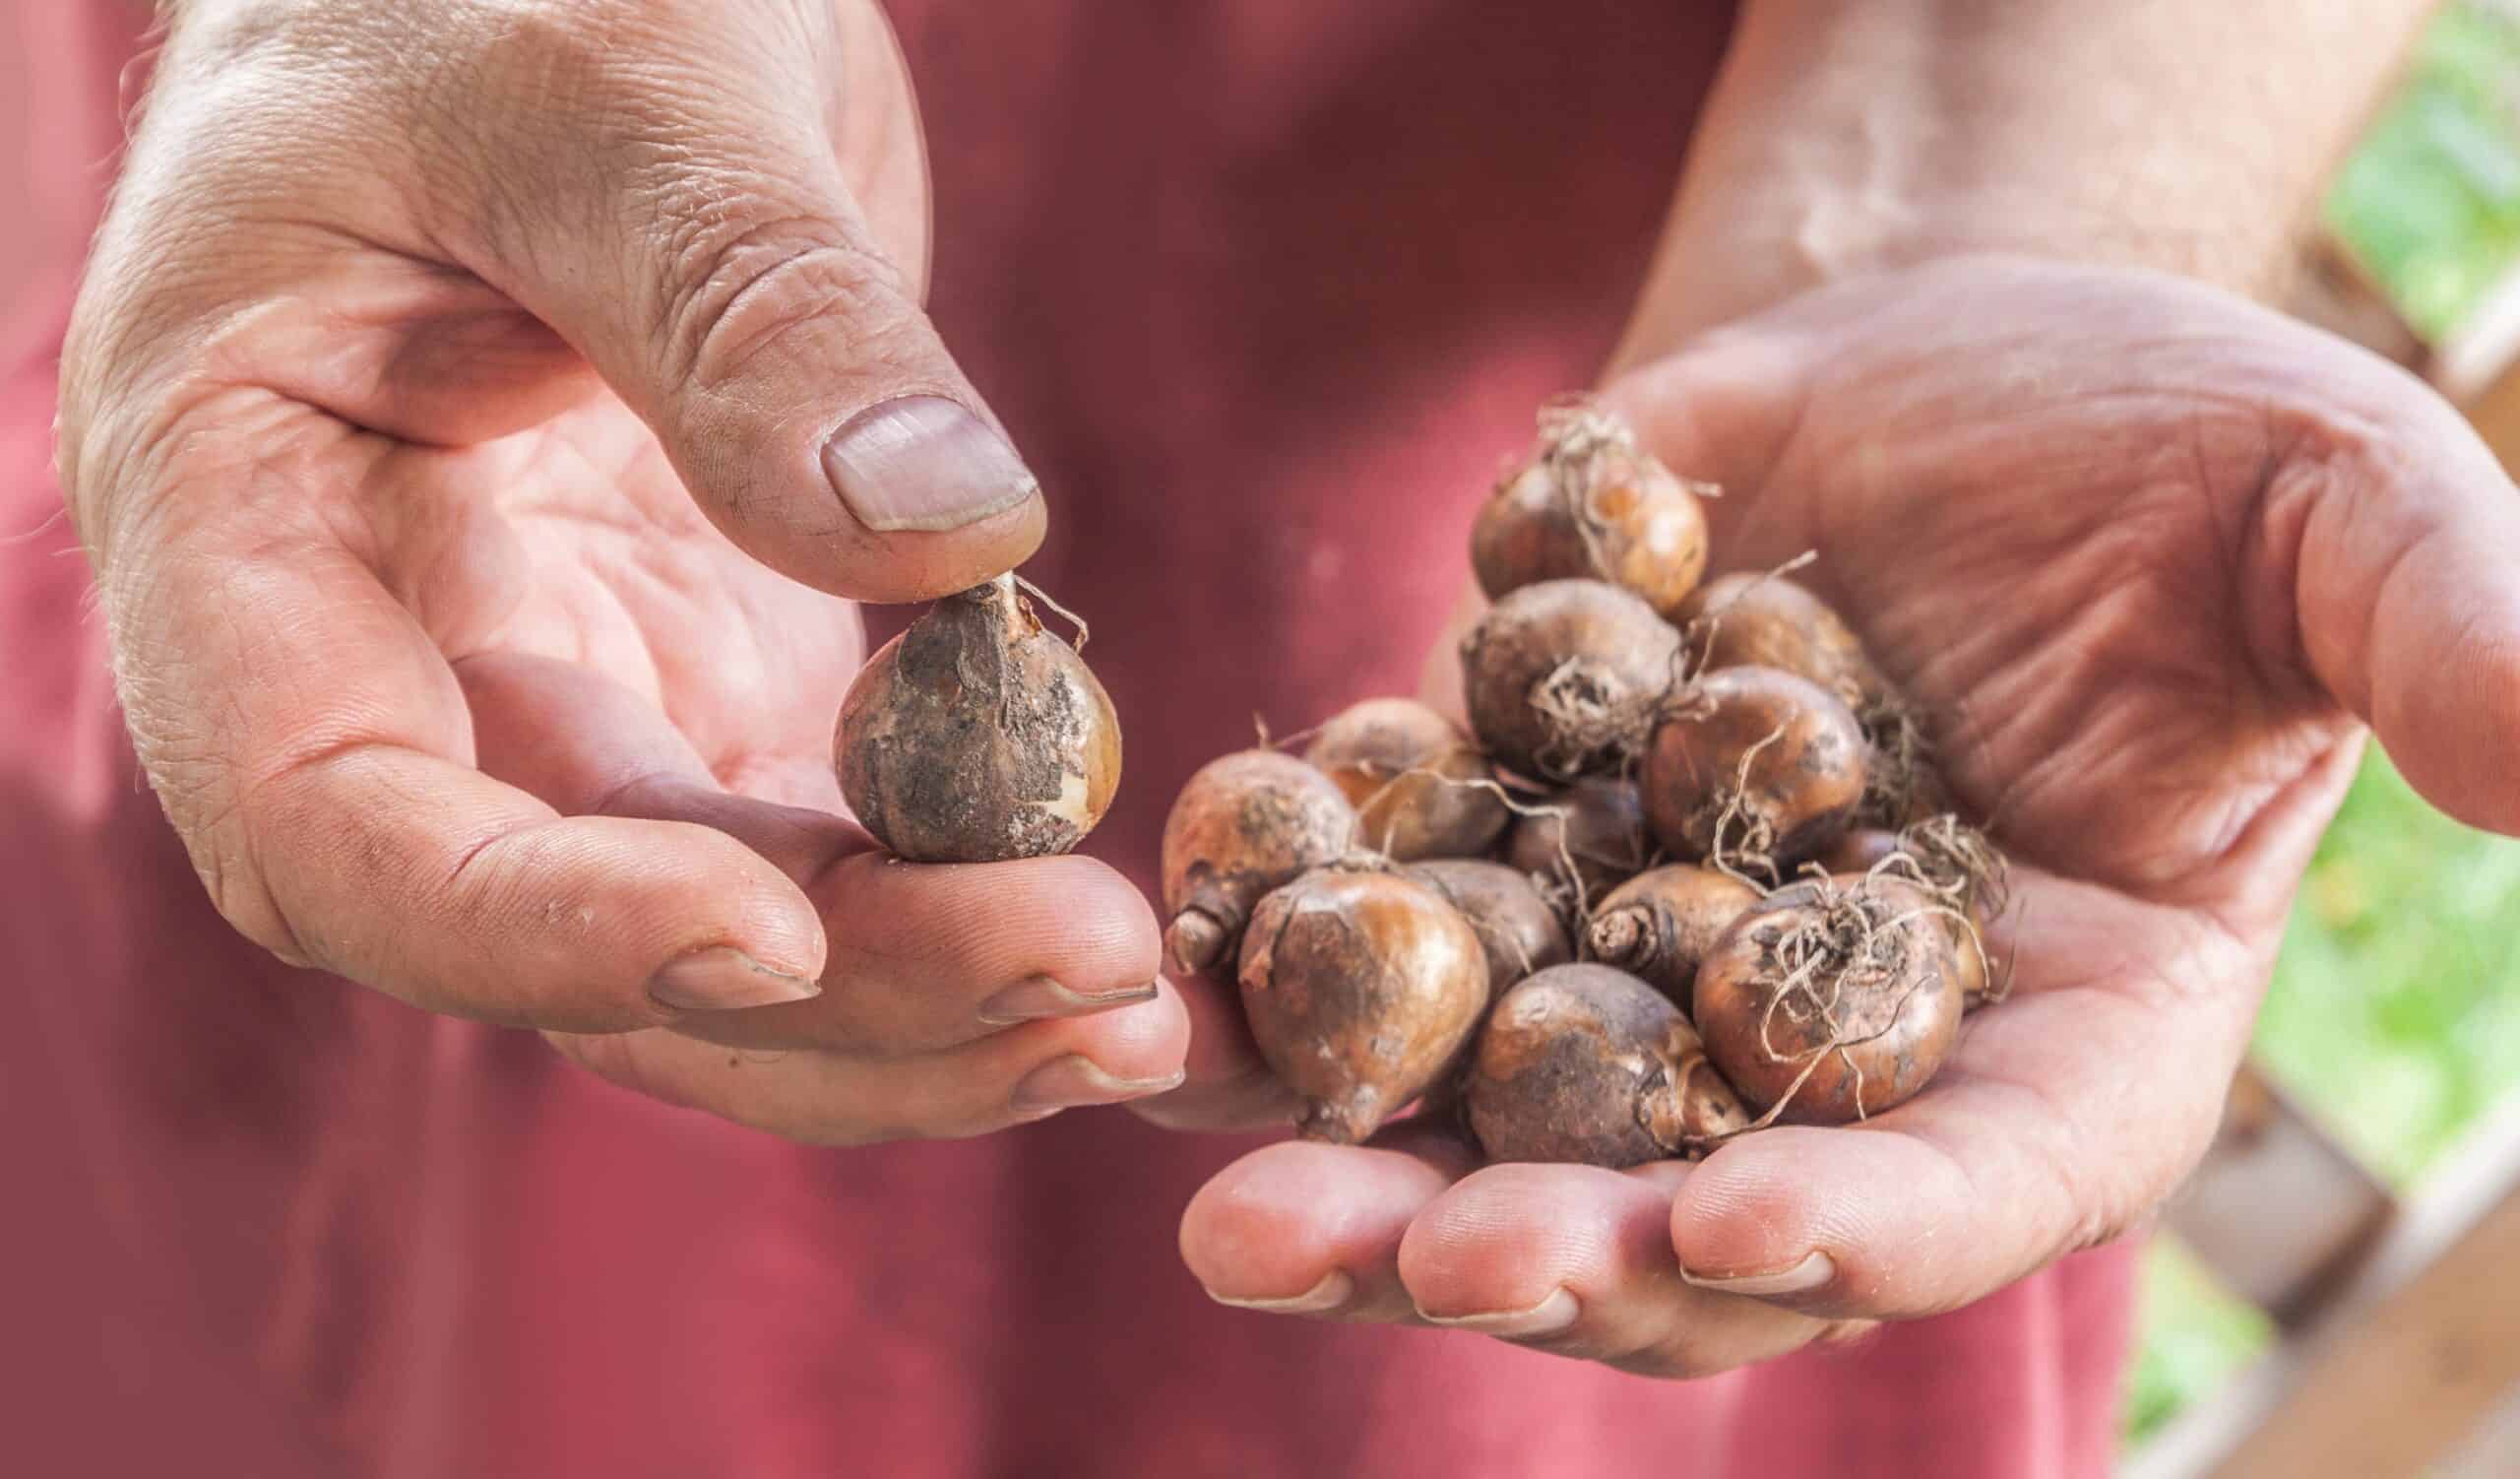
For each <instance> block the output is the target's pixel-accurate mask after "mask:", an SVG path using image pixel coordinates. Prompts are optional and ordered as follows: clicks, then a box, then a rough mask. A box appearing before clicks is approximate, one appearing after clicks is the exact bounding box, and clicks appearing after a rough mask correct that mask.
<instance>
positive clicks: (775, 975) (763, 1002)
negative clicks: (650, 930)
mask: <svg viewBox="0 0 2520 1479" xmlns="http://www.w3.org/2000/svg"><path fill="white" fill-rule="evenodd" d="M821 994H822V988H821V987H819V986H816V985H815V984H814V983H812V982H810V981H808V980H806V979H805V978H804V977H802V976H790V975H788V973H787V972H785V971H774V970H772V969H771V968H770V967H768V966H766V965H763V964H762V963H761V962H760V961H758V960H755V959H753V958H752V957H751V956H749V955H746V954H745V953H744V952H743V951H741V950H738V949H736V948H734V947H733V946H731V945H713V946H711V947H710V948H708V949H706V950H694V951H692V952H691V953H690V954H688V955H680V956H676V957H675V958H673V959H672V960H668V961H666V962H665V963H664V965H663V967H662V969H660V970H659V971H658V972H657V974H656V975H655V976H654V977H652V978H651V979H650V980H649V982H648V995H649V996H651V997H656V998H657V999H658V1000H659V1001H662V1002H663V1003H664V1004H665V1005H667V1006H672V1007H678V1008H680V1009H682V1010H684V1011H735V1010H739V1009H741V1008H743V1007H747V1006H775V1005H777V1004H778V1003H780V1002H782V1001H804V1000H808V999H810V998H812V997H817V996H820V995H821Z"/></svg>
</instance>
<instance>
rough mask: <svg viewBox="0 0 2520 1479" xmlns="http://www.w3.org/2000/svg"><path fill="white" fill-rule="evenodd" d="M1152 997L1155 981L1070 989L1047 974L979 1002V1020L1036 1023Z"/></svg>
mask: <svg viewBox="0 0 2520 1479" xmlns="http://www.w3.org/2000/svg"><path fill="white" fill-rule="evenodd" d="M1154 999H1155V983H1154V982H1152V981H1150V982H1148V983H1147V984H1146V985H1144V986H1132V987H1125V988H1123V989H1121V990H1119V991H1116V992H1072V991H1069V990H1068V989H1067V988H1066V987H1064V986H1061V985H1059V984H1058V983H1057V982H1055V981H1053V980H1051V979H1050V978H1049V977H1047V976H1032V977H1027V978H1026V979H1024V980H1022V981H1018V982H1016V983H1015V984H1014V985H1013V986H1010V987H1008V988H1007V989H1006V990H1004V991H1002V992H999V993H998V994H997V995H996V996H994V997H989V998H988V999H987V1000H985V1001H983V1002H981V1003H980V1020H981V1021H983V1022H986V1023H988V1024H989V1025H990V1026H992V1027H1004V1026H1006V1025H1008V1024H1010V1023H1014V1022H1039V1021H1041V1020H1042V1019H1044V1018H1047V1017H1082V1016H1086V1015H1088V1014H1090V1013H1093V1012H1098V1011H1109V1010H1110V1009H1111V1008H1112V1007H1115V1006H1127V1005H1129V1004H1131V1003H1132V1002H1137V1001H1152V1000H1154Z"/></svg>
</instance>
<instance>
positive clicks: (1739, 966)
mask: <svg viewBox="0 0 2520 1479" xmlns="http://www.w3.org/2000/svg"><path fill="white" fill-rule="evenodd" d="M1943 907H1944V906H1941V905H1939V904H1938V903H1937V902H1936V901H1935V900H1934V899H1932V898H1930V897H1929V896H1927V895H1926V894H1925V893H1924V892H1923V891H1922V890H1920V889H1918V888H1915V887H1912V886H1911V885H1909V884H1906V883H1901V882H1899V881H1897V880H1895V879H1891V878H1886V877H1882V876H1880V875H1878V874H1868V875H1852V876H1850V875H1839V876H1834V877H1831V878H1829V879H1826V880H1814V881H1811V882H1805V883H1796V884H1792V885H1790V886H1788V887H1785V888H1781V889H1779V890H1777V891H1776V892H1775V893H1773V894H1771V895H1769V896H1768V898H1767V899H1766V900H1765V901H1764V902H1763V903H1762V904H1761V905H1760V906H1759V907H1758V908H1756V909H1754V910H1752V911H1751V912H1750V913H1748V914H1746V915H1743V916H1742V917H1741V918H1740V919H1739V920H1737V921H1735V922H1734V923H1733V928H1732V929H1731V930H1729V931H1727V932H1725V935H1724V938H1723V939H1721V940H1719V941H1718V942H1717V943H1716V946H1715V948H1714V950H1713V951H1711V952H1709V954H1708V955H1707V957H1706V960H1705V962H1704V963H1703V964H1701V965H1700V966H1699V967H1698V973H1697V991H1696V995H1695V1001H1694V1005H1695V1009H1694V1011H1693V1012H1692V1013H1691V1015H1692V1016H1693V1017H1694V1018H1695V1019H1696V1022H1697V1027H1698V1031H1699V1033H1700V1035H1702V1036H1703V1037H1704V1039H1705V1041H1706V1051H1707V1054H1708V1056H1710V1057H1711V1058H1713V1059H1714V1060H1715V1064H1716V1066H1717V1067H1718V1068H1720V1069H1721V1070H1723V1073H1724V1076H1725V1078H1726V1080H1727V1081H1729V1082H1730V1083H1732V1084H1733V1087H1734V1088H1736V1089H1738V1090H1739V1091H1740V1093H1741V1097H1742V1098H1743V1099H1745V1100H1748V1101H1749V1102H1750V1104H1751V1105H1753V1106H1754V1107H1756V1108H1758V1109H1761V1110H1767V1109H1771V1108H1773V1107H1775V1106H1776V1105H1777V1104H1778V1103H1779V1102H1780V1101H1782V1102H1783V1104H1784V1106H1785V1107H1784V1108H1783V1109H1782V1110H1781V1111H1779V1112H1778V1118H1780V1119H1782V1120H1786V1121H1790V1122H1793V1123H1796V1124H1800V1125H1846V1124H1851V1123H1853V1122H1855V1121H1858V1120H1861V1119H1864V1118H1866V1117H1868V1116H1871V1115H1877V1114H1880V1113H1881V1112H1882V1111H1884V1110H1887V1109H1891V1108H1893V1107H1895V1106H1897V1105H1900V1104H1904V1103H1906V1102H1907V1101H1908V1100H1909V1099H1911V1098H1913V1097H1915V1096H1916V1094H1917V1092H1918V1091H1919V1090H1921V1089H1922V1088H1923V1087H1924V1086H1925V1084H1926V1083H1927V1082H1928V1081H1930V1080H1931V1079H1932V1077H1933V1075H1934V1073H1935V1072H1936V1071H1937V1070H1939V1069H1940V1068H1941V1066H1942V1062H1943V1060H1944V1059H1945V1058H1947V1057H1949V1056H1950V1053H1951V1044H1952V1041H1953V1039H1954V1038H1955V1037H1956V1036H1957V1035H1958V1033H1959V1029H1960V1015H1961V1011H1962V1009H1963V1006H1964V1002H1963V1000H1962V997H1961V980H1960V975H1959V963H1958V960H1957V957H1956V955H1955V953H1954V950H1953V945H1952V936H1951V933H1950V932H1949V931H1947V930H1946V929H1945V928H1944V927H1943V922H1942V921H1943V914H1942V909H1943Z"/></svg>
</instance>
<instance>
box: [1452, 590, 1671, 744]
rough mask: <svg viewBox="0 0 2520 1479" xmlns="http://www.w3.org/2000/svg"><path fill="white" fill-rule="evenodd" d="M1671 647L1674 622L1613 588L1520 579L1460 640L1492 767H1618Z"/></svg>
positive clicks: (1644, 725) (1663, 685)
mask: <svg viewBox="0 0 2520 1479" xmlns="http://www.w3.org/2000/svg"><path fill="white" fill-rule="evenodd" d="M1679 652H1680V634H1679V633H1678V632H1677V631H1676V630H1674V629H1673V628H1672V626H1671V624H1670V622H1668V621H1665V620H1664V619H1663V618H1662V617H1661V616H1659V615H1656V614H1655V612H1654V609H1653V608H1652V607H1650V606H1648V605H1646V604H1645V602H1643V601H1642V600H1639V599H1638V598H1637V597H1636V596H1634V595H1632V594H1630V593H1628V592H1626V591H1623V590H1620V589H1619V588H1618V587H1616V586H1612V585H1607V584H1605V583H1604V582H1601V581H1598V580H1548V581H1542V582H1541V583H1539V584H1538V585H1529V586H1524V587H1522V588H1521V589H1519V590H1516V591H1513V592H1511V593H1509V594H1508V595H1506V596H1505V597H1504V598H1503V599H1502V600H1500V601H1498V602H1497V603H1496V604H1495V605H1494V606H1492V607H1490V608H1488V609H1487V611H1486V613H1485V614H1484V615H1482V616H1481V617H1480V619H1479V624H1478V625H1476V626H1474V627H1473V628H1471V631H1470V634H1469V636H1467V637H1465V638H1464V639H1463V640H1462V649H1461V656H1462V687H1463V700H1464V703H1465V704H1466V706H1467V707H1468V709H1469V711H1470V723H1471V729H1472V730H1473V731H1474V732H1476V733H1477V734H1478V736H1479V739H1480V742H1481V744H1483V745H1485V746H1486V749H1487V752H1488V754H1489V755H1490V756H1492V757H1494V759H1495V760H1496V762H1497V763H1498V764H1500V765H1503V766H1504V767H1506V768H1507V769H1508V770H1511V771H1513V772H1514V773H1515V774H1517V775H1520V776H1524V777H1527V778H1529V779H1532V780H1540V781H1555V782H1563V781H1569V780H1573V779H1575V778H1576V777H1578V776H1583V775H1588V774H1594V773H1599V772H1605V771H1611V770H1616V769H1618V768H1619V766H1620V765H1621V764H1623V763H1624V762H1625V761H1626V759H1627V758H1628V757H1629V756H1631V755H1633V754H1634V753H1635V750H1636V746H1637V744H1638V743H1639V742H1640V741H1641V740H1643V738H1644V735H1645V732H1646V730H1647V729H1648V728H1649V727H1650V726H1651V724H1652V722H1653V716H1654V710H1655V706H1656V704H1657V703H1658V702H1659V701H1660V700H1661V698H1662V696H1663V694H1664V692H1665V691H1666V690H1667V689H1668V688H1669V687H1670V678H1671V674H1672V673H1673V672H1674V671H1675V670H1676V666H1677V663H1678V660H1679Z"/></svg>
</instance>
